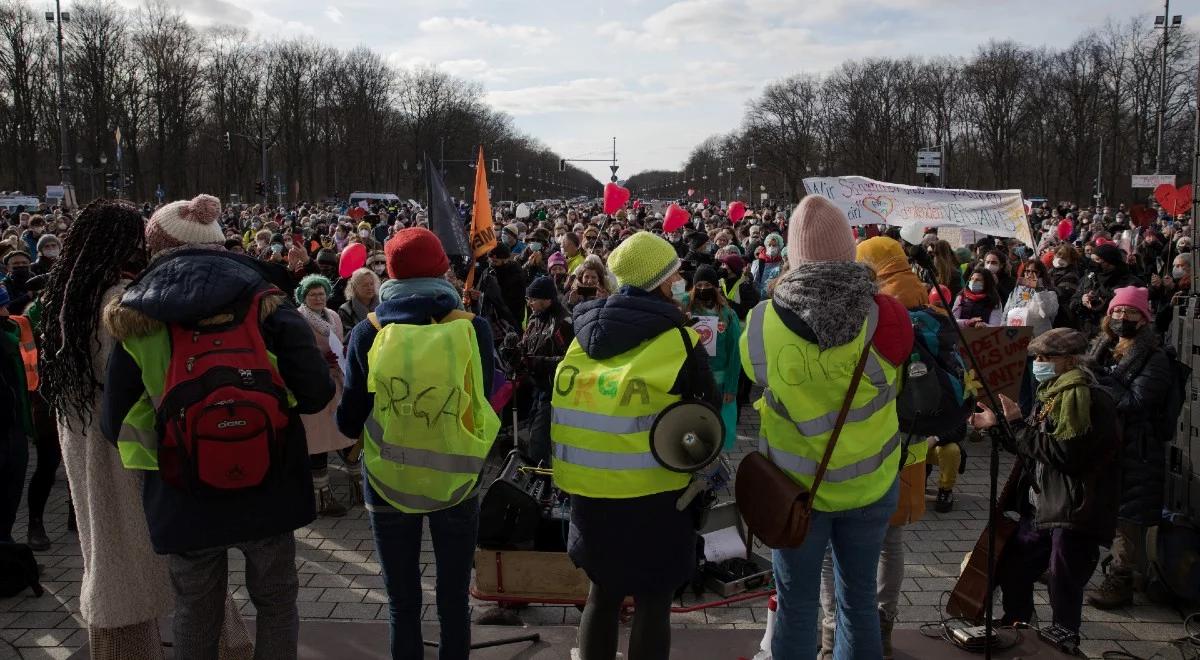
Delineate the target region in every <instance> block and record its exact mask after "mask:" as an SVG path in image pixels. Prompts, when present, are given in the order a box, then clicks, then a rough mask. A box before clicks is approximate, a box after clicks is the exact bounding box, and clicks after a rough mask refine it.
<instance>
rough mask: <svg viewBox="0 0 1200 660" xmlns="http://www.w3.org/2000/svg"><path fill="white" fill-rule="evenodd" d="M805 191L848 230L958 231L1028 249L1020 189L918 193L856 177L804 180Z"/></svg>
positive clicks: (927, 190)
mask: <svg viewBox="0 0 1200 660" xmlns="http://www.w3.org/2000/svg"><path fill="white" fill-rule="evenodd" d="M804 191H805V192H806V193H808V194H809V195H820V196H822V197H825V198H827V199H828V200H829V201H831V202H833V203H834V204H836V205H837V207H838V208H840V209H841V210H842V211H843V212H845V214H846V217H847V218H848V219H849V220H850V224H851V225H875V224H880V225H884V224H886V225H895V226H897V227H906V226H909V225H918V226H921V227H961V228H962V229H969V230H972V231H977V232H979V233H981V234H987V235H988V236H999V237H1001V238H1017V239H1019V240H1020V241H1021V242H1022V243H1024V244H1026V245H1029V246H1033V245H1036V243H1034V241H1033V233H1032V231H1030V228H1029V219H1028V218H1027V217H1026V216H1025V204H1024V202H1023V201H1022V197H1021V191H1020V190H960V189H956V188H920V187H917V186H905V185H901V184H898V183H885V182H883V181H875V180H873V179H868V178H866V177H861V176H830V177H809V178H807V179H805V180H804Z"/></svg>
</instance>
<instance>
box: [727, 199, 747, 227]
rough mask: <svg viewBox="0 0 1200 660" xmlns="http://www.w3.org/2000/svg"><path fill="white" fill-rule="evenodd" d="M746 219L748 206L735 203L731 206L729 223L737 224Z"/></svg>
mask: <svg viewBox="0 0 1200 660" xmlns="http://www.w3.org/2000/svg"><path fill="white" fill-rule="evenodd" d="M744 217H746V205H745V204H744V203H742V202H734V203H732V204H730V205H729V221H730V222H732V223H733V224H735V225H736V224H737V223H738V221H739V220H741V219H742V218H744Z"/></svg>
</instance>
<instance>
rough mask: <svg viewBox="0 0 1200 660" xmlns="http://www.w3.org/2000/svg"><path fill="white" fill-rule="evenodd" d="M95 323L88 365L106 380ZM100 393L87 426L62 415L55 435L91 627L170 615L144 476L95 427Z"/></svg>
mask: <svg viewBox="0 0 1200 660" xmlns="http://www.w3.org/2000/svg"><path fill="white" fill-rule="evenodd" d="M127 284H128V281H127V280H124V281H122V282H120V283H119V284H117V285H115V286H113V287H111V288H110V289H109V290H108V291H106V292H105V293H104V305H107V304H108V302H109V301H111V300H114V299H117V298H119V297H120V296H121V294H122V293H124V291H125V285H127ZM101 309H103V306H102V307H101ZM99 313H100V312H99V311H97V314H99ZM96 327H97V334H98V337H97V339H98V346H96V347H95V348H96V352H95V353H94V355H93V357H92V370H93V372H94V373H95V374H96V379H97V380H98V381H99V382H101V383H103V382H104V378H105V374H104V372H105V367H106V365H107V364H108V358H109V356H110V355H112V352H113V347H114V339H113V337H112V335H110V334H109V333H108V331H107V330H106V329H105V328H104V326H103V324H101V323H97V326H96ZM100 396H101V393H100V392H96V399H95V401H94V402H93V404H92V417H91V420H90V422H89V423H88V424H87V426H86V427H85V426H83V421H82V416H81V415H79V414H59V415H58V420H59V426H58V437H59V438H60V440H61V442H62V454H63V464H64V465H65V466H66V470H67V481H68V482H69V483H70V484H71V501H72V502H73V503H74V506H75V513H76V518H77V520H78V523H79V545H80V548H81V550H82V552H83V584H82V585H81V586H80V593H79V611H80V614H81V615H82V616H83V619H84V620H85V621H87V623H88V625H89V626H92V627H96V628H116V627H119V626H128V625H133V624H135V623H142V622H145V621H150V620H152V619H157V618H158V617H160V616H163V615H166V614H168V613H169V612H170V611H171V609H172V606H173V596H172V593H171V582H170V578H169V576H168V574H167V562H166V558H165V557H163V556H161V555H157V554H155V552H154V549H153V548H152V547H151V545H150V530H149V528H148V527H147V525H146V515H145V512H144V510H143V509H142V475H141V473H140V472H137V471H135V470H126V469H125V467H124V466H123V465H121V456H120V454H118V453H117V448H116V447H114V446H113V445H112V444H110V443H109V442H108V440H106V439H105V438H104V435H103V434H102V433H101V432H100V413H101V411H100Z"/></svg>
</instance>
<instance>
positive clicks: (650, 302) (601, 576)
mask: <svg viewBox="0 0 1200 660" xmlns="http://www.w3.org/2000/svg"><path fill="white" fill-rule="evenodd" d="M683 323H684V316H683V312H682V311H680V309H679V308H678V307H676V306H675V304H674V303H672V302H669V301H667V300H666V299H664V298H662V297H660V296H659V295H657V294H652V293H646V292H645V291H642V290H640V289H634V288H631V287H622V288H621V289H620V291H619V292H618V293H617V294H615V295H612V296H609V297H608V298H603V299H599V300H591V301H588V302H585V303H582V304H580V305H579V306H577V307H576V308H575V314H574V327H575V340H576V341H577V342H579V346H580V347H581V348H582V349H583V350H584V352H586V353H587V354H588V356H590V357H592V358H594V359H597V360H603V359H607V358H611V357H614V356H617V355H620V354H621V353H624V352H626V351H628V350H630V349H633V348H635V347H636V346H638V345H639V344H641V343H643V342H645V341H648V340H650V339H653V338H655V337H657V336H659V335H660V334H662V333H664V332H671V333H678V329H677V328H679V327H680V326H681V325H683ZM680 341H681V342H682V341H683V339H682V338H681V339H680ZM692 363H693V367H694V370H695V371H694V372H690V371H689V369H688V368H687V365H686V364H685V365H684V366H683V367H681V368H680V370H679V375H678V376H677V377H676V379H675V384H674V386H673V387H672V388H671V393H672V394H677V395H680V396H684V397H699V398H702V399H703V400H704V401H707V402H708V403H709V404H711V405H713V406H714V407H717V406H720V401H721V400H720V396H719V395H718V393H717V389H716V384H715V383H714V382H713V377H712V371H711V370H710V369H709V366H708V352H707V351H705V350H704V347H703V346H702V345H701V344H700V343H699V342H697V344H696V346H695V347H694V349H693V352H692ZM691 373H694V375H689V374H691ZM679 495H680V491H669V492H665V493H657V494H654V495H647V496H645V497H634V498H630V499H601V498H592V497H583V496H579V495H572V496H571V527H570V534H569V538H568V541H567V550H568V553H569V554H570V556H571V560H572V561H574V562H575V565H577V566H579V567H580V568H582V569H583V570H584V571H585V572H587V574H588V577H589V578H590V579H591V580H592V581H593V582H595V583H596V584H599V585H602V586H603V587H605V588H606V589H612V590H614V593H625V594H635V595H636V594H641V593H651V594H662V593H664V592H673V591H674V590H675V589H676V588H678V587H679V586H680V585H682V584H683V583H684V582H685V581H687V580H688V579H689V578H690V577H691V576H692V573H693V572H694V570H695V568H696V534H695V527H694V523H695V519H694V512H693V511H690V510H689V511H677V510H676V509H675V501H676V500H677V499H679Z"/></svg>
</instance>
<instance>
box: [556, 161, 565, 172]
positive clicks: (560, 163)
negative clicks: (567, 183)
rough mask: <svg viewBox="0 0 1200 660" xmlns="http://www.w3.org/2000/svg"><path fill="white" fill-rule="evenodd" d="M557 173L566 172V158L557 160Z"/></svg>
mask: <svg viewBox="0 0 1200 660" xmlns="http://www.w3.org/2000/svg"><path fill="white" fill-rule="evenodd" d="M558 171H559V172H566V171H567V159H566V158H559V159H558Z"/></svg>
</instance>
